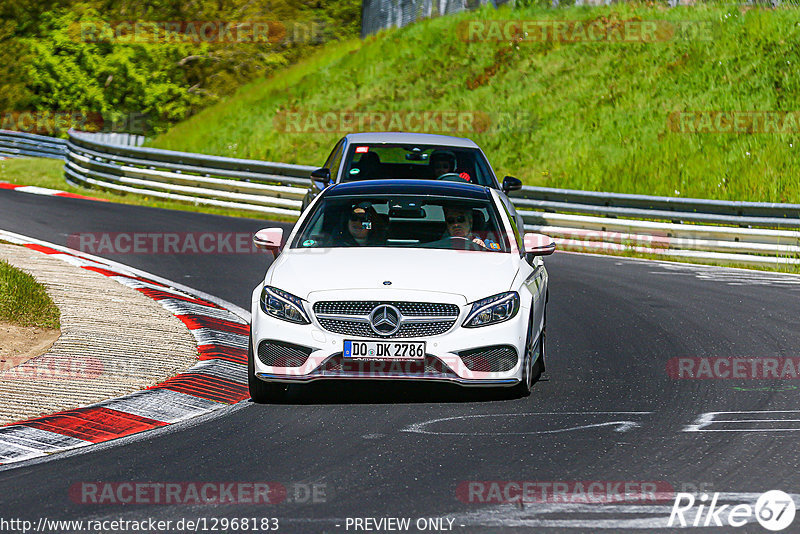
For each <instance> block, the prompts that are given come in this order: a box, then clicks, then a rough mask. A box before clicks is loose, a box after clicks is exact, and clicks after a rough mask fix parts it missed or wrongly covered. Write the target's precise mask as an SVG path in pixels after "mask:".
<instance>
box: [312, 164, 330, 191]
mask: <svg viewBox="0 0 800 534" xmlns="http://www.w3.org/2000/svg"><path fill="white" fill-rule="evenodd" d="M311 179H312V180H314V181H315V182H319V183H320V184H321V185H318V187H319V188H320V189H325V188H326V187H328V186H329V185H330V183H331V170H330V169H325V168H322V169H317V170H315V171H311Z"/></svg>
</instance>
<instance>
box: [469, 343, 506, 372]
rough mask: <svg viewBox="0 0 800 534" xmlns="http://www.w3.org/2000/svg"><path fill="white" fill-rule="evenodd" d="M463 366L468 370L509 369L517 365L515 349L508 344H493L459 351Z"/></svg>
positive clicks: (496, 370) (499, 370) (491, 370)
mask: <svg viewBox="0 0 800 534" xmlns="http://www.w3.org/2000/svg"><path fill="white" fill-rule="evenodd" d="M458 355H459V356H460V357H461V360H462V361H463V362H464V366H465V367H466V368H467V369H469V370H470V371H482V372H487V373H497V372H503V371H510V370H511V369H513V368H514V366H515V365H517V351H516V349H515V348H514V347H511V346H509V345H494V346H491V347H481V348H479V349H470V350H465V351H462V352H459V353H458Z"/></svg>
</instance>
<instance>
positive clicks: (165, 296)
mask: <svg viewBox="0 0 800 534" xmlns="http://www.w3.org/2000/svg"><path fill="white" fill-rule="evenodd" d="M0 239H2V240H4V241H8V242H10V243H16V244H20V245H23V246H25V247H27V248H29V249H32V250H36V251H39V252H42V253H44V254H50V255H52V256H53V257H57V258H60V259H62V260H64V261H66V262H68V263H71V264H73V265H76V266H78V267H81V268H83V269H88V270H91V271H94V272H97V273H100V274H103V275H105V276H108V277H111V278H113V279H114V280H116V281H117V282H119V283H121V284H124V285H126V286H129V287H131V288H133V289H135V290H136V291H139V292H141V293H143V294H144V295H146V296H148V297H150V298H152V299H154V300H155V301H157V302H158V303H159V304H161V305H162V306H163V307H164V308H166V309H167V310H169V311H170V312H171V313H172V314H173V315H175V316H176V317H177V318H178V319H180V320H181V321H183V323H184V324H185V325H186V326H187V328H189V330H190V331H191V333H192V334H193V335H194V337H195V339H196V340H197V351H198V353H199V355H200V356H199V359H200V361H199V362H198V363H197V364H196V365H194V366H193V367H191V368H189V369H187V370H186V371H185V372H183V373H180V374H178V375H176V376H174V377H172V378H169V379H167V380H165V381H164V382H161V383H160V384H156V385H155V386H152V387H150V388H148V389H146V390H142V391H137V392H135V393H131V394H130V395H125V396H123V397H119V398H116V399H110V400H106V401H103V402H100V403H97V404H93V405H90V406H83V407H80V408H76V409H74V410H67V411H63V412H57V413H54V414H52V415H47V416H43V417H36V418H33V419H28V420H25V421H20V422H17V423H12V424H9V425H6V426H3V427H0V465H3V464H9V463H13V462H20V461H24V460H29V459H32V458H37V457H43V456H46V455H49V454H53V453H57V452H61V451H66V450H70V449H75V448H78V447H85V446H88V445H92V444H95V443H101V442H104V441H109V440H112V439H116V438H121V437H124V436H129V435H131V434H136V433H139V432H143V431H146V430H151V429H154V428H158V427H163V426H166V425H170V424H173V423H177V422H179V421H184V420H187V419H191V418H193V417H197V416H200V415H204V414H206V413H209V412H212V411H214V410H219V409H221V408H224V407H226V406H230V405H231V404H235V403H237V402H240V401H243V400H246V399H248V398H250V395H249V393H248V388H247V343H248V338H249V330H250V326H249V319H250V314H249V313H248V312H247V311H245V310H243V309H242V308H239V307H238V306H236V305H234V304H231V303H228V302H225V301H223V300H221V299H218V298H216V297H213V296H211V295H207V294H205V293H202V292H199V291H197V290H193V289H191V288H187V287H185V286H182V285H180V284H176V283H174V282H171V281H169V280H165V279H163V278H160V277H158V276H155V275H152V274H149V273H145V272H143V271H139V270H138V269H133V268H131V267H128V266H125V265H122V264H119V263H116V262H113V261H110V260H106V259H103V258H99V257H97V256H92V255H90V254H84V253H81V252H78V251H75V250H72V249H69V248H66V247H62V246H59V245H54V244H52V243H47V242H45V241H39V240H37V239H32V238H29V237H26V236H21V235H19V234H14V233H11V232H6V231H3V230H0Z"/></svg>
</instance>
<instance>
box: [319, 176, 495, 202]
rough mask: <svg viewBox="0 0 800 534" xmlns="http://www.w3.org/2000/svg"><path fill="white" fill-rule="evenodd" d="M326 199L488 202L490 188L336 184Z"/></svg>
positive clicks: (434, 183) (445, 184)
mask: <svg viewBox="0 0 800 534" xmlns="http://www.w3.org/2000/svg"><path fill="white" fill-rule="evenodd" d="M324 194H325V196H326V197H332V196H333V197H337V196H351V195H387V194H388V195H396V194H405V195H433V196H446V197H458V198H469V199H476V200H486V199H488V198H491V197H490V193H489V188H488V187H486V186H482V185H475V184H468V183H466V182H465V183H461V182H440V181H437V180H364V181H360V182H347V183H342V184H336V185H333V186H331V187H329V188H328V189H326V190H325V191H324Z"/></svg>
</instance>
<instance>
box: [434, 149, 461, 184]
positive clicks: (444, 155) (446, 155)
mask: <svg viewBox="0 0 800 534" xmlns="http://www.w3.org/2000/svg"><path fill="white" fill-rule="evenodd" d="M428 165H430V166H431V168H432V169H433V177H434V178H439V177H440V176H442V175H444V174H451V173H454V172H455V171H456V155H455V154H453V153H452V152H450V151H449V150H434V151H433V153H432V154H431V159H430V163H429V164H428Z"/></svg>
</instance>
